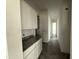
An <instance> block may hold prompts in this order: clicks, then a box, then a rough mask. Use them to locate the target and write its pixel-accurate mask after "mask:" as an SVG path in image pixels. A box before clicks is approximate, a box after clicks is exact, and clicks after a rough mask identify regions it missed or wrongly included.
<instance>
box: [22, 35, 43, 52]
mask: <svg viewBox="0 0 79 59" xmlns="http://www.w3.org/2000/svg"><path fill="white" fill-rule="evenodd" d="M40 38H41V36H40V35H37V36H33V35H30V36H28V37H24V38H22V44H23V52H24V51H25V50H26V49H27V48H29V47H30V46H31V45H33V44H34V43H35V42H37V41H38V40H39V39H40Z"/></svg>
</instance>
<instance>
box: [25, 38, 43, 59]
mask: <svg viewBox="0 0 79 59" xmlns="http://www.w3.org/2000/svg"><path fill="white" fill-rule="evenodd" d="M41 51H42V39H39V40H38V41H37V42H36V43H34V44H33V45H32V46H31V47H29V48H28V49H27V50H26V51H25V52H24V59H38V57H39V56H40V53H41Z"/></svg>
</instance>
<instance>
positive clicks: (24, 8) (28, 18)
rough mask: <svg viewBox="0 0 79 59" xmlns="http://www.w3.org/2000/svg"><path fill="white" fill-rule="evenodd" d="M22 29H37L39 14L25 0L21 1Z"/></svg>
mask: <svg viewBox="0 0 79 59" xmlns="http://www.w3.org/2000/svg"><path fill="white" fill-rule="evenodd" d="M21 20H22V29H35V28H37V12H36V11H35V9H33V8H32V7H31V6H30V5H29V4H28V3H27V2H25V1H24V0H22V1H21Z"/></svg>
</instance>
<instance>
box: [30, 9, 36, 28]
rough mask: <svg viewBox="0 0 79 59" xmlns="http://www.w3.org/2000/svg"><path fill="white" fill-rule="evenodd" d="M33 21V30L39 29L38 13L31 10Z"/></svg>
mask: <svg viewBox="0 0 79 59" xmlns="http://www.w3.org/2000/svg"><path fill="white" fill-rule="evenodd" d="M31 19H32V28H33V29H36V28H37V12H36V11H35V10H34V9H33V8H31Z"/></svg>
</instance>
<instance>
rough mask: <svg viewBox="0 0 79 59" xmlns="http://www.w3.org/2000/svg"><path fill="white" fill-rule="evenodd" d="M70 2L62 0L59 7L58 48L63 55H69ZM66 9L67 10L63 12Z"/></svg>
mask: <svg viewBox="0 0 79 59" xmlns="http://www.w3.org/2000/svg"><path fill="white" fill-rule="evenodd" d="M69 3H70V2H69V1H68V0H64V1H63V2H62V7H61V14H60V15H61V17H60V31H59V32H60V39H59V43H60V47H61V51H62V52H65V53H70V33H71V18H70V17H71V16H70V15H71V14H70V9H71V8H70V4H69ZM66 7H68V8H69V10H67V11H66V10H65V8H66Z"/></svg>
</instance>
